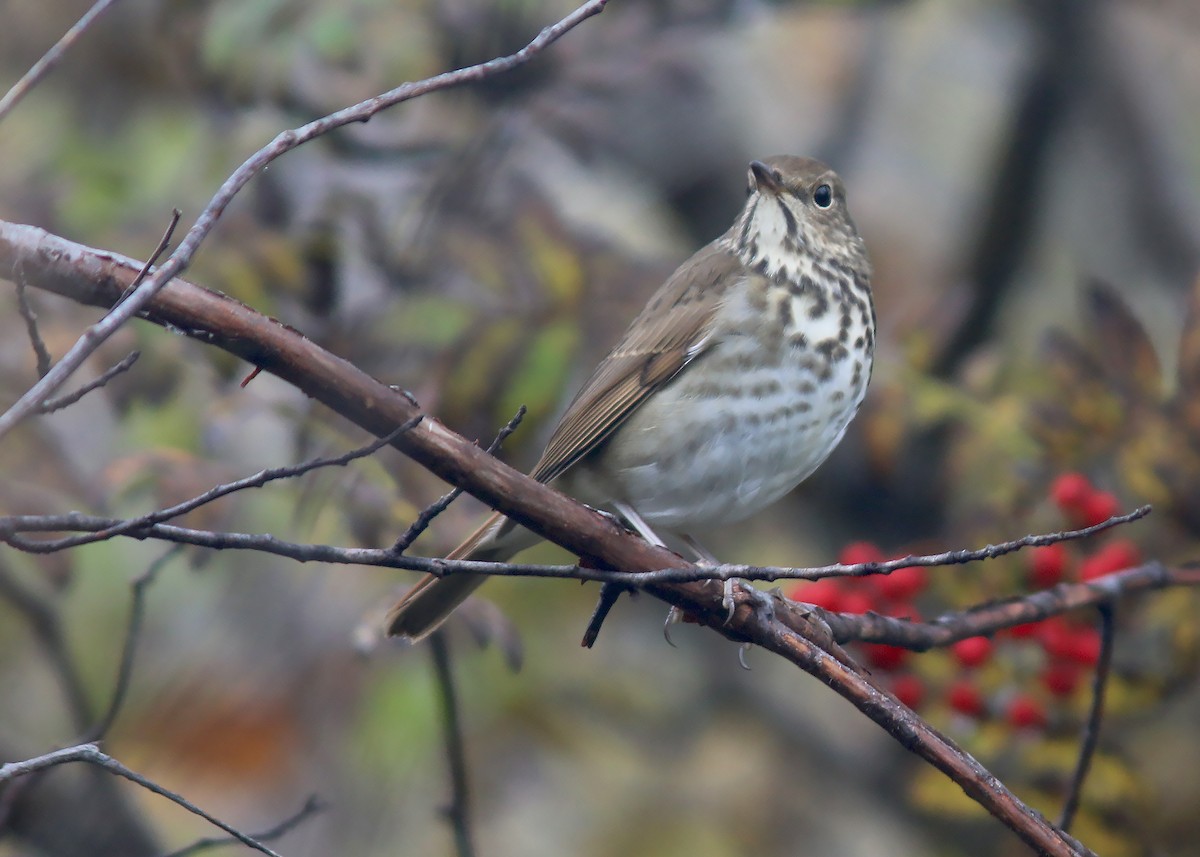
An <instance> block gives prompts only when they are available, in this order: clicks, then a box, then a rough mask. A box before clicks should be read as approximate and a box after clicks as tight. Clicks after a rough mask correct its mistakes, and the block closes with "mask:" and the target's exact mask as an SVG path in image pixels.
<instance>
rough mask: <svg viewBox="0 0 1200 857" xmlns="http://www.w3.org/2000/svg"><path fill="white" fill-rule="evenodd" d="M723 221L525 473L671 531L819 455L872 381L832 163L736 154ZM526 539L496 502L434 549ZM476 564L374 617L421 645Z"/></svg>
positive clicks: (763, 501) (787, 476) (425, 585)
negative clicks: (741, 202)
mask: <svg viewBox="0 0 1200 857" xmlns="http://www.w3.org/2000/svg"><path fill="white" fill-rule="evenodd" d="M748 180H749V187H748V195H747V199H746V204H745V206H744V207H743V208H742V211H741V213H740V214H739V215H738V217H737V219H736V220H735V221H734V223H733V226H732V227H731V228H730V229H729V231H728V232H726V233H725V234H724V235H722V236H721V237H720V238H718V239H717V240H715V241H713V242H712V243H711V244H709V245H708V246H706V247H704V248H703V249H701V250H700V251H699V252H697V253H696V254H695V255H694V256H692V257H691V258H690V259H688V260H687V261H686V262H684V263H683V264H682V265H681V266H680V267H679V269H678V270H676V271H675V273H674V274H672V275H671V276H670V278H668V279H667V281H666V283H664V284H663V285H662V287H661V288H659V290H658V291H657V292H656V293H655V294H654V296H653V297H652V298H650V302H649V303H648V304H647V305H646V308H645V309H644V310H642V312H641V314H639V315H638V317H637V318H635V319H634V320H633V323H632V324H631V325H630V326H629V330H628V331H626V333H625V336H624V337H623V338H622V339H621V341H620V342H618V343H617V345H616V347H615V348H613V350H612V351H611V352H610V353H609V355H608V356H607V357H605V358H604V360H603V361H602V362H601V363H600V365H599V366H598V367H597V368H596V371H595V373H593V375H592V377H591V378H590V379H589V380H588V381H587V383H586V384H584V385H583V388H582V389H581V390H580V391H579V393H578V394H577V395H576V396H575V398H574V400H572V402H571V404H570V405H569V406H568V407H567V410H566V413H564V414H563V416H562V418H561V419H560V420H559V423H558V425H557V427H556V428H555V429H554V432H553V434H552V435H551V437H550V441H549V443H548V444H547V446H546V450H545V452H544V453H542V457H541V460H540V461H538V463H537V466H535V467H534V468H533V471H532V472H531V474H530V475H531V476H532V477H533V478H534V479H537V480H538V481H539V482H553V483H555V485H556V487H558V488H559V489H560V490H562V491H563V492H565V493H567V494H569V495H571V496H573V497H575V498H577V499H579V500H581V501H582V502H584V503H588V504H589V505H592V506H596V507H607V508H610V509H612V510H614V511H616V512H617V513H618V514H619V515H620V516H621V517H623V518H624V519H625V520H626V521H627V522H629V524H630V525H631V526H632V527H634V529H636V530H637V531H638V532H640V533H641V534H642V535H643V536H644V537H646V538H648V539H650V540H651V541H655V542H657V543H659V544H661V543H662V542H661V540H660V539H659V538H658V537H657V536H656V535H655V533H654V528H662V529H664V530H668V531H672V532H675V533H678V534H681V535H683V536H685V537H687V534H688V533H689V532H692V533H694V532H696V531H697V530H698V529H703V528H706V527H709V526H713V525H719V524H728V523H732V522H735V521H740V520H742V519H744V518H746V517H749V516H750V515H753V514H754V513H755V512H757V511H758V510H760V509H762V508H763V507H765V506H767V505H769V504H770V503H773V502H775V501H776V500H778V499H779V498H780V497H782V496H783V495H784V494H786V493H787V492H789V491H791V490H792V488H794V487H795V486H796V485H797V484H799V483H800V481H801V480H803V479H805V478H806V477H807V476H808V475H809V474H811V473H812V472H813V471H814V470H816V468H817V467H818V466H819V465H820V464H821V462H822V461H824V460H825V458H826V457H827V456H828V455H829V453H830V452H832V451H833V449H834V447H835V446H837V444H838V442H839V441H840V440H841V438H842V435H843V434H844V433H845V431H846V426H847V425H849V423H850V420H851V419H852V418H853V417H854V414H855V413H856V412H857V411H858V407H859V405H860V404H861V403H862V400H863V396H864V394H865V393H866V390H867V382H868V381H869V379H870V377H871V365H872V358H873V355H874V352H875V308H874V305H873V304H872V302H871V289H870V275H871V267H870V262H869V261H868V259H867V254H866V248H865V247H864V246H863V241H862V238H860V237H859V234H858V230H857V229H856V228H855V226H854V222H853V221H852V220H851V218H850V213H849V211H848V210H847V208H846V194H845V189H844V188H843V186H842V181H841V179H840V178H838V176H837V174H836V173H834V172H833V170H831V169H830V168H829V167H827V166H825V165H824V164H822V163H820V162H818V161H815V160H812V159H811V158H800V157H794V156H790V155H782V156H775V157H770V158H766V159H764V160H762V161H753V162H752V163H751V164H750V169H749V174H748ZM537 541H538V537H537V536H535V535H534V534H533V533H532V532H530V531H529V530H526V529H525V528H524V527H521V526H519V525H517V524H515V523H513V522H512V521H510V520H508V519H507V518H504V517H503V516H501V515H500V514H498V513H497V514H493V515H492V516H491V517H490V518H488V520H487V521H486V522H484V524H483V526H481V527H480V528H479V529H478V530H476V531H475V533H474V534H472V535H471V537H470V538H468V539H467V540H466V541H465V542H463V543H462V544H461V545H460V546H459V547H457V548H456V549H455V550H454V551H452V552H451V553H450V554H449V556H448V557H447V558H448V559H468V560H485V561H493V562H502V561H505V560H507V559H509V558H510V557H511V556H513V555H514V554H515V553H517V552H518V551H521V550H524V549H525V548H526V547H529V546H530V545H532V544H534V543H536V542H537ZM485 580H487V577H486V576H482V575H462V574H455V575H451V576H448V577H444V578H438V577H434V576H432V575H430V576H427V577H426V578H424V579H423V580H421V581H420V582H419V583H418V584H417V585H416V586H415V587H413V588H412V589H411V590H409V591H408V592H407V593H406V594H405V595H404V597H403V598H401V600H400V601H399V602H398V603H397V604H396V605H395V606H394V607H393V608H392V609H391V611H390V612H389V614H388V617H387V632H388V634H389V635H393V636H399V637H404V638H407V639H410V640H419V639H421V638H422V637H424V636H425V635H427V634H429V633H430V632H431V631H433V630H434V629H436V628H437V627H438V626H439V625H441V623H442V622H443V621H445V619H446V617H447V616H449V615H450V613H451V611H453V610H454V608H455V607H457V606H458V605H459V604H461V603H462V602H463V601H464V600H465V599H466V598H467V596H468V595H470V594H471V593H472V592H473V591H474V590H475V589H476V587H478V586H479V585H480V584H482V583H483V582H484V581H485Z"/></svg>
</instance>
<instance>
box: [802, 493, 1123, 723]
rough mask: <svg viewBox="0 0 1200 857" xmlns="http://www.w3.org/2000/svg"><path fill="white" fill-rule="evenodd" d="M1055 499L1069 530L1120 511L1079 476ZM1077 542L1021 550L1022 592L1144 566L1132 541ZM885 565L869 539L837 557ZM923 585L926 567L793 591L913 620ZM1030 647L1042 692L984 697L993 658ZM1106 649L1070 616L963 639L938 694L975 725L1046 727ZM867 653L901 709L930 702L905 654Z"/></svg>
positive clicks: (827, 604)
mask: <svg viewBox="0 0 1200 857" xmlns="http://www.w3.org/2000/svg"><path fill="white" fill-rule="evenodd" d="M1049 493H1050V498H1051V499H1052V500H1053V502H1054V503H1055V505H1056V506H1057V507H1058V508H1059V510H1060V511H1061V512H1062V514H1063V516H1064V518H1066V520H1067V522H1068V523H1069V524H1070V525H1071V526H1076V527H1079V526H1092V525H1094V524H1098V523H1102V522H1103V521H1106V520H1108V519H1109V518H1111V517H1113V516H1114V515H1117V514H1119V511H1120V509H1119V503H1118V501H1117V498H1116V497H1115V496H1114V495H1113V494H1111V493H1109V492H1106V491H1099V490H1097V489H1096V488H1095V487H1094V486H1093V485H1092V484H1091V482H1090V481H1089V480H1088V479H1087V477H1085V476H1083V475H1082V474H1079V473H1068V474H1065V475H1063V476H1060V477H1059V478H1058V479H1056V480H1055V481H1054V483H1053V485H1052V486H1051V487H1050V492H1049ZM1076 544H1079V543H1078V542H1076V543H1072V546H1071V547H1068V545H1067V544H1066V543H1062V542H1059V543H1056V544H1051V545H1046V546H1044V547H1038V548H1034V549H1033V550H1031V551H1027V552H1025V553H1023V554H1022V558H1023V571H1022V574H1023V579H1024V581H1025V583H1026V585H1027V586H1028V587H1029V588H1031V589H1045V588H1048V587H1051V586H1054V585H1056V584H1059V583H1062V582H1064V581H1085V582H1086V581H1090V580H1095V579H1097V578H1099V577H1103V576H1104V575H1107V574H1112V573H1114V572H1117V571H1121V570H1122V569H1125V568H1129V567H1131V566H1134V565H1137V564H1138V563H1139V562H1141V555H1140V552H1139V551H1138V549H1137V547H1136V545H1134V544H1133V543H1132V542H1131V541H1129V540H1128V539H1123V538H1117V539H1110V540H1108V541H1106V542H1104V543H1103V544H1101V545H1099V546H1096V547H1093V548H1092V550H1091V551H1090V552H1081V551H1080V550H1079V549H1078V548H1075V547H1074V545H1076ZM884 559H885V557H884V553H883V552H882V551H881V550H880V549H879V548H877V547H876V546H875V545H872V544H870V543H867V542H855V543H854V544H850V545H847V546H846V547H845V549H843V550H842V552H841V555H840V556H839V558H838V560H839V562H841V563H843V564H846V565H851V564H858V563H873V562H883V561H884ZM927 582H928V581H927V573H926V570H925V569H924V568H921V567H909V568H903V569H899V570H897V571H894V572H892V573H891V574H889V575H871V576H868V577H842V578H825V579H823V580H819V581H815V582H813V583H807V584H799V585H797V586H796V587H794V588H793V590H792V592H791V593H789V594H790V596H791V597H792V598H794V599H796V600H798V601H805V602H808V603H811V604H816V605H818V606H820V607H824V608H825V609H827V610H832V611H837V612H843V613H866V612H868V611H874V612H877V613H881V614H883V615H886V616H896V617H902V618H912V619H916V618H917V616H918V613H917V609H916V607H915V606H914V604H913V599H914V598H915V597H916V596H917V595H919V594H920V593H921V592H922V591H923V590H924V589H925V587H926V584H927ZM1029 644H1034V645H1036V646H1037V647H1038V648H1039V649H1040V650H1041V657H1040V658H1036V659H1034V661H1035V662H1036V663H1037V664H1039V666H1037V667H1036V668H1037V669H1038V671H1039V672H1038V683H1037V685H1033V686H1029V683H1028V682H1021V681H1019V680H1017V679H1011V680H1010V686H1009V688H1008V689H1006V690H998V691H996V690H993V691H991V692H985V690H984V684H985V681H984V679H985V678H986V679H987V683H988V684H992V685H994V684H996V675H995V673H994V672H986V671H987V669H988V667H989V665H991V664H993V663H995V662H996V656H997V653H998V652H1001V653H1003V652H1005V651H1006V650H1007V651H1008V652H1009V653H1011V652H1012V651H1013V650H1012V647H1013V646H1028V645H1029ZM1100 648H1101V642H1100V633H1099V631H1097V630H1096V629H1095V628H1094V627H1092V626H1091V625H1089V624H1087V623H1086V622H1085V621H1082V620H1079V619H1076V618H1074V617H1067V616H1055V617H1052V618H1049V619H1045V620H1043V621H1040V622H1032V623H1029V624H1027V625H1018V626H1016V627H1013V628H1009V629H1007V630H1005V631H1001V632H1000V633H999V634H997V635H996V637H995V639H992V638H989V637H969V638H967V639H964V640H959V641H958V642H956V643H954V644H953V645H952V646H950V648H949V655H950V657H951V658H952V659H953V662H954V664H955V666H956V668H957V669H956V674H955V675H954V677H953V678H952V679H950V681H949V682H948V683H946V684H945V685H944V687H942V689H941V692H940V693H939V697H940V699H941V700H942V702H943V703H944V705H945V706H946V707H947V708H948V709H949V710H950V711H952V712H954V713H956V714H958V715H960V716H965V717H968V718H973V719H977V720H982V719H985V718H988V717H1002V718H1003V720H1004V721H1005V722H1006V723H1007V724H1008V725H1009V726H1010V727H1012V728H1013V729H1018V730H1041V729H1044V728H1045V727H1046V725H1047V723H1048V722H1049V719H1050V717H1049V714H1050V710H1049V709H1051V707H1053V706H1054V705H1055V704H1057V703H1065V701H1066V700H1067V699H1069V698H1070V697H1071V696H1072V695H1073V694H1074V693H1075V692H1076V691H1077V690H1078V689H1079V688H1080V687H1081V685H1082V684H1083V682H1084V680H1085V678H1086V674H1087V673H1088V672H1089V671H1090V670H1091V669H1093V668H1094V667H1095V665H1096V662H1097V661H1098V660H1099V657H1100ZM862 650H863V653H864V656H865V658H866V660H867V662H868V663H869V664H870V665H871V667H872V669H874V670H877V671H879V672H882V673H887V674H889V679H890V684H891V689H892V691H893V693H895V695H896V696H897V697H898V698H899V699H900V701H901V702H903V703H904V704H905V705H908V706H909V707H910V708H919V707H921V706H922V704H924V703H925V702H926V701H927V699H926V698H927V697H928V696H929V695H930V694H929V689H928V688H927V687H926V682H925V680H924V679H923V678H922V677H921V676H920V675H917V674H915V673H913V672H907V671H902V667H904V666H905V665H906V664H908V663H909V661H910V656H911V654H912V653H911V652H910V651H909V650H907V649H902V648H898V647H896V646H887V645H882V644H876V643H869V644H863V646H862ZM1029 661H1030V659H1029V658H1028V657H1022V658H1007V659H1004V658H1002V659H1001V663H1005V664H1006V666H1008V665H1010V664H1011V663H1029ZM929 672H937V671H936V670H931V671H929ZM1014 684H1018V685H1020V686H1021V687H1020V689H1014V688H1013V687H1012V685H1014ZM1026 687H1028V689H1026Z"/></svg>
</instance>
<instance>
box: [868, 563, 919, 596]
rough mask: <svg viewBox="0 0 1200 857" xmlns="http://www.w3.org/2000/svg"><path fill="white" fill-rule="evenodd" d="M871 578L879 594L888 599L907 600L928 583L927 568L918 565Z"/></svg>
mask: <svg viewBox="0 0 1200 857" xmlns="http://www.w3.org/2000/svg"><path fill="white" fill-rule="evenodd" d="M871 579H872V580H873V581H874V582H875V588H876V589H878V590H879V594H880V595H881V596H883V598H885V599H887V600H888V601H907V600H908V599H909V598H912V597H913V596H914V595H916V594H918V593H919V592H921V590H923V589H924V588H925V585H926V583H928V579H927V575H926V573H925V569H924V568H922V567H921V566H918V565H910V566H907V567H905V568H898V569H896V570H895V571H893V572H892V573H891V574H880V575H876V576H875V577H873V578H871Z"/></svg>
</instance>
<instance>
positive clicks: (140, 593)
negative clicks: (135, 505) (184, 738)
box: [80, 545, 183, 744]
mask: <svg viewBox="0 0 1200 857" xmlns="http://www.w3.org/2000/svg"><path fill="white" fill-rule="evenodd" d="M182 549H183V545H175V546H173V547H172V548H170V549H169V550H167V551H166V552H165V553H163V554H162V556H160V557H159V558H158V559H156V560H154V561H153V562H152V563H150V565H149V566H147V567H146V570H145V571H144V572H142V573H141V574H140V575H138V577H137V578H135V579H134V581H133V583H132V584H130V587H129V589H130V604H129V622H128V624H127V625H126V629H125V645H124V646H123V647H122V649H121V660H120V661H119V662H118V666H117V678H116V681H115V682H114V684H113V693H112V698H111V699H110V700H109V702H108V708H107V709H106V710H105V712H104V716H103V717H101V718H100V719H99V720H98V721H97V722H96V725H95V726H93V727H92V728H91V729H89V730H88V731H87V733H86V734H85V735H84V736H83V737H82V738H81V739H80V743H82V744H90V743H93V742H95V741H99V740H100V739H101V738H103V737H104V736H105V735H107V734H108V730H109V729H111V728H112V725H113V723H114V722H116V719H117V715H118V714H119V713H120V711H121V706H122V705H123V704H124V703H125V695H126V693H128V692H129V682H130V680H131V679H132V678H133V655H134V653H135V652H136V651H137V643H138V638H139V637H140V636H141V631H142V617H143V616H144V615H145V612H146V589H147V588H148V587H149V586H150V584H152V583H153V582H154V579H155V578H156V577H158V573H159V571H161V570H162V567H163V566H164V565H166V564H167V563H168V562H170V561H171V560H172V559H174V558H175V556H176V555H177V554H178V553H179V552H180V551H181V550H182Z"/></svg>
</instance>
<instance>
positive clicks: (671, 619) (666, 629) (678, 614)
mask: <svg viewBox="0 0 1200 857" xmlns="http://www.w3.org/2000/svg"><path fill="white" fill-rule="evenodd" d="M682 621H683V611H682V610H680V609H679V608H678V607H672V608H671V609H670V610H668V611H667V620H666V621H665V622H663V639H664V640H666V641H667V645H668V646H670V647H671V648H672V649H678V648H679V647H678V646H676V645H675V641H674V640H672V639H671V626H672V625H677V624H679V623H680V622H682Z"/></svg>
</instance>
